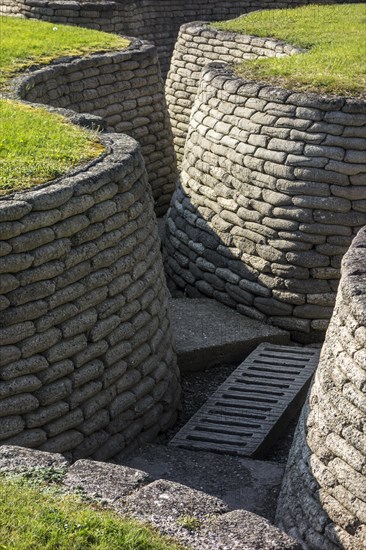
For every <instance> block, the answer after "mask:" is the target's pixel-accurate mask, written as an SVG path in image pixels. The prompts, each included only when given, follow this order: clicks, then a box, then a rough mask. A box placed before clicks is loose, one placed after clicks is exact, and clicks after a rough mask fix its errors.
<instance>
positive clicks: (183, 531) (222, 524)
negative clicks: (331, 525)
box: [115, 479, 301, 550]
mask: <svg viewBox="0 0 366 550" xmlns="http://www.w3.org/2000/svg"><path fill="white" fill-rule="evenodd" d="M115 508H116V509H117V511H120V513H122V514H123V515H127V516H132V517H135V518H137V519H139V520H143V521H148V522H149V523H151V524H153V525H154V526H155V527H157V528H158V529H159V531H160V532H161V533H163V534H165V535H171V536H174V538H175V539H176V540H178V541H179V542H181V543H183V544H184V545H188V546H189V548H195V549H197V550H213V549H215V550H229V549H230V550H234V549H237V550H239V549H240V550H300V549H301V546H300V545H299V544H298V543H296V542H295V541H294V540H293V539H291V538H290V537H288V536H287V535H285V534H284V533H281V531H279V529H277V528H276V527H274V526H273V525H271V524H270V523H269V522H268V521H267V520H266V519H264V518H262V517H260V516H257V515H256V514H252V513H250V512H247V511H243V510H236V511H233V512H229V511H228V506H226V505H225V503H224V502H223V501H222V500H221V499H219V498H215V497H213V496H210V495H208V494H207V493H205V492H203V491H197V490H195V489H192V488H190V487H188V486H187V485H182V484H180V483H175V482H173V481H166V480H163V479H160V480H158V481H154V482H153V483H151V484H150V485H148V486H146V487H144V488H142V489H140V491H138V492H137V493H135V494H133V495H131V496H130V497H128V498H126V499H124V500H120V501H118V502H117V503H116V504H115Z"/></svg>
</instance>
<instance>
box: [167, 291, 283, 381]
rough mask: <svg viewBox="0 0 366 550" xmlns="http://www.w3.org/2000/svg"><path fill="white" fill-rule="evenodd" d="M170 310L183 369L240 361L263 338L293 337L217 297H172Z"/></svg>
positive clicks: (274, 341) (278, 340)
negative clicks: (247, 315)
mask: <svg viewBox="0 0 366 550" xmlns="http://www.w3.org/2000/svg"><path fill="white" fill-rule="evenodd" d="M170 310H171V316H172V326H173V333H174V337H175V341H176V351H177V355H178V365H179V368H180V370H181V371H182V372H187V371H198V370H204V369H207V368H209V367H211V366H213V365H217V364H219V363H220V364H222V365H224V364H229V363H239V362H240V361H242V360H243V359H244V358H245V357H246V356H247V355H249V353H250V352H252V351H253V350H254V349H255V348H256V347H257V346H258V345H259V344H260V343H261V342H269V343H272V344H288V343H289V341H290V337H289V333H288V332H286V331H284V330H281V329H278V328H276V327H272V326H270V325H267V324H264V323H261V322H259V321H256V320H255V319H250V318H249V317H245V316H244V315H241V314H240V313H238V312H237V311H234V310H233V309H231V308H229V307H227V306H224V305H223V304H220V303H219V302H216V300H210V299H206V298H203V299H196V298H172V299H171V300H170Z"/></svg>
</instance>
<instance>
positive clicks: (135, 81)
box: [18, 31, 177, 215]
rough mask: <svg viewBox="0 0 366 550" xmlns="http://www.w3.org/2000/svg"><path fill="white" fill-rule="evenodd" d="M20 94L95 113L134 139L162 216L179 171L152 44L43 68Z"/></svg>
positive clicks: (31, 76) (112, 128)
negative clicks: (141, 155) (137, 143)
mask: <svg viewBox="0 0 366 550" xmlns="http://www.w3.org/2000/svg"><path fill="white" fill-rule="evenodd" d="M55 32H57V31H55ZM18 94H19V95H20V97H21V98H22V99H26V100H28V101H33V102H38V103H45V104H47V105H52V106H54V107H63V108H68V109H72V110H74V111H76V112H79V113H89V114H93V115H98V116H100V117H102V118H103V120H104V121H105V124H106V130H107V131H110V132H121V133H125V134H128V135H130V136H131V137H133V138H135V139H136V140H137V141H138V142H139V143H140V145H141V150H142V153H143V156H144V160H145V164H146V170H147V173H148V178H149V183H150V185H151V187H152V191H153V196H154V199H155V211H156V213H157V215H162V214H164V212H166V210H167V208H168V206H169V202H170V199H171V195H172V192H173V190H174V186H175V181H176V177H177V171H176V163H175V155H174V151H173V145H172V134H171V128H170V122H169V117H168V112H167V108H166V104H165V98H164V92H163V85H162V80H161V75H160V69H159V63H158V59H157V53H156V48H155V47H154V46H152V45H151V44H147V43H144V42H140V41H138V40H134V39H132V43H131V45H130V46H129V48H128V49H126V50H125V51H119V52H111V53H105V54H99V55H98V54H96V55H93V56H90V57H88V58H76V59H73V60H66V61H65V62H58V63H55V64H52V65H49V66H47V67H43V68H41V69H39V70H38V71H34V72H32V73H30V74H29V75H28V77H27V78H26V80H24V82H23V83H22V84H21V85H20V87H19V89H18Z"/></svg>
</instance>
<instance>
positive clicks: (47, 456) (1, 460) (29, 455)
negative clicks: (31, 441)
mask: <svg viewBox="0 0 366 550" xmlns="http://www.w3.org/2000/svg"><path fill="white" fill-rule="evenodd" d="M68 464H69V463H68V461H67V460H66V459H65V457H63V456H62V455H58V454H51V453H45V452H42V451H37V450H35V449H26V448H24V447H16V446H12V445H2V446H0V470H1V471H3V472H24V471H27V470H30V469H32V468H66V467H67V466H68Z"/></svg>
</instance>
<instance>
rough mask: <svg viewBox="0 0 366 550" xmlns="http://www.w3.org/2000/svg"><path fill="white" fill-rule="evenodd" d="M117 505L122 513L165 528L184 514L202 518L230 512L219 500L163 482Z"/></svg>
mask: <svg viewBox="0 0 366 550" xmlns="http://www.w3.org/2000/svg"><path fill="white" fill-rule="evenodd" d="M120 504H121V511H122V510H123V513H127V514H133V515H136V516H138V517H139V518H141V519H142V518H144V519H145V520H147V521H152V522H153V523H155V524H156V525H160V526H162V525H164V527H166V526H168V525H169V524H170V525H174V524H176V521H177V520H179V518H182V517H184V516H187V515H188V516H190V517H193V518H197V519H202V518H204V517H205V516H207V515H217V514H223V513H224V512H228V511H229V509H228V507H227V506H226V504H224V502H223V501H222V500H220V499H218V498H215V497H211V496H209V495H207V494H205V493H203V492H201V491H197V490H195V489H190V488H189V487H186V486H185V485H181V484H180V483H175V482H172V481H165V480H162V479H161V480H158V481H154V482H153V483H150V484H149V485H148V486H147V487H144V488H142V489H141V490H140V491H139V492H138V494H136V495H131V496H129V497H128V498H127V499H125V500H123V501H121V503H120Z"/></svg>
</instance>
